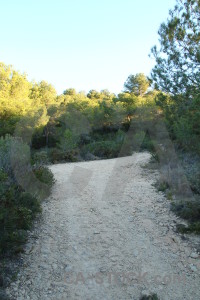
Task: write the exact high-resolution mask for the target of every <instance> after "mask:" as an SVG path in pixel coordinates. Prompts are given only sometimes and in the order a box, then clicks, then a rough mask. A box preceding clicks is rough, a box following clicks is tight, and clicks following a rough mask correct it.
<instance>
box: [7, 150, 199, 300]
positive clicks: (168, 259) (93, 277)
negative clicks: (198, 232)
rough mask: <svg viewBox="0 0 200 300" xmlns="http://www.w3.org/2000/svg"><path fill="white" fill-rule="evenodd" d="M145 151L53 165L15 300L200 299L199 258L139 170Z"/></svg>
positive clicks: (151, 177)
mask: <svg viewBox="0 0 200 300" xmlns="http://www.w3.org/2000/svg"><path fill="white" fill-rule="evenodd" d="M149 159H150V154H149V153H135V154H133V155H132V156H129V157H122V158H117V159H110V160H98V161H90V162H80V163H67V164H57V165H53V166H51V167H50V168H51V170H52V171H53V173H54V175H55V179H56V183H55V185H54V188H53V190H52V195H51V196H50V197H49V199H47V200H46V201H45V202H44V203H43V214H42V218H41V220H40V221H39V222H38V223H37V224H36V225H35V228H34V230H33V232H32V233H31V235H30V238H29V241H28V243H27V245H26V247H25V253H24V254H23V255H22V259H23V267H22V268H21V270H20V272H19V274H18V277H17V281H15V282H13V283H12V284H11V286H10V288H8V289H7V292H8V294H9V295H10V296H11V299H17V300H22V299H23V300H28V299H30V300H36V299H38V300H39V299H40V300H45V299H48V300H49V299H52V300H59V299H63V300H66V299H72V300H74V299H80V300H86V299H87V300H89V299H91V300H96V299H98V300H101V299H102V300H106V299H108V300H111V299H112V300H116V299H120V300H126V299H135V300H139V299H140V297H141V295H142V294H148V293H156V294H157V295H158V297H159V299H165V300H176V299H177V300H178V299H180V300H183V299H186V300H193V299H194V300H199V299H200V287H199V284H200V263H199V256H198V253H197V251H196V249H194V248H193V247H192V246H190V244H189V242H188V241H187V240H184V239H183V238H181V236H180V235H178V234H177V233H175V230H174V228H175V224H176V222H177V218H176V216H175V215H173V214H172V213H171V212H170V210H169V201H168V200H166V198H165V197H164V195H163V194H162V193H161V192H158V191H157V190H156V188H155V187H154V185H153V184H154V183H155V181H156V178H157V177H158V176H159V174H158V172H156V171H152V170H148V169H146V168H143V166H144V165H145V164H146V163H147V162H148V161H149Z"/></svg>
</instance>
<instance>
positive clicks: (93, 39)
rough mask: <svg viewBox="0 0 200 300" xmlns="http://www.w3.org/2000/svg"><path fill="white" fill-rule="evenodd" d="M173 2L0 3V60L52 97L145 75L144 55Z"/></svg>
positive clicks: (148, 64) (115, 88) (118, 85)
mask: <svg viewBox="0 0 200 300" xmlns="http://www.w3.org/2000/svg"><path fill="white" fill-rule="evenodd" d="M175 3H176V1H175V0H164V1H161V0H150V1H149V0H140V1H138V0H98V1H95V0H56V1H55V0H6V1H5V0H0V11H1V17H0V28H1V29H0V30H1V38H0V61H2V62H4V63H6V64H12V65H13V66H14V68H15V69H17V70H18V71H20V72H26V73H27V74H28V78H29V79H30V80H35V81H40V80H46V81H48V82H49V83H51V84H53V85H54V87H55V88H56V90H57V92H58V93H62V92H63V90H64V89H66V88H71V87H74V88H75V89H76V90H77V91H80V90H84V91H86V92H87V91H88V90H90V89H97V90H101V89H109V90H110V91H111V92H115V93H119V92H120V91H121V90H122V89H123V84H124V81H125V80H126V78H127V77H128V75H129V74H136V73H138V72H143V73H145V74H146V75H149V73H150V70H151V68H152V66H153V64H154V62H153V60H151V59H150V58H149V57H148V54H149V53H150V49H151V47H152V46H153V45H154V44H156V43H158V34H157V31H158V29H159V26H160V24H161V23H162V22H163V21H165V20H166V19H167V17H168V11H169V9H170V8H173V7H174V5H175Z"/></svg>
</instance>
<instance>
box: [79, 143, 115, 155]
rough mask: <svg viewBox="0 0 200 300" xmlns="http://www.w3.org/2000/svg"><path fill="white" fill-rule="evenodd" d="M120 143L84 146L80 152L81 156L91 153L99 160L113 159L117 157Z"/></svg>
mask: <svg viewBox="0 0 200 300" xmlns="http://www.w3.org/2000/svg"><path fill="white" fill-rule="evenodd" d="M120 149H121V143H116V142H113V141H98V142H93V143H91V144H88V145H86V146H84V147H83V148H82V150H81V155H82V156H83V157H84V155H85V154H87V153H88V152H89V153H92V154H93V155H95V156H98V157H101V158H114V157H117V156H118V155H119V152H120Z"/></svg>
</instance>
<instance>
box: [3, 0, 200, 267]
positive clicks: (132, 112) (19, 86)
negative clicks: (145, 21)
mask: <svg viewBox="0 0 200 300" xmlns="http://www.w3.org/2000/svg"><path fill="white" fill-rule="evenodd" d="M199 19H200V2H199V1H198V0H183V1H181V0H177V5H176V7H175V8H174V9H173V10H171V11H170V14H169V18H168V20H167V21H166V22H165V23H163V24H161V26H160V29H159V41H160V48H159V49H158V48H157V47H156V46H154V47H153V48H152V50H151V56H152V57H153V58H154V59H155V67H154V68H153V70H152V73H151V76H150V78H147V77H146V76H145V75H144V74H142V73H139V74H135V75H129V76H128V78H127V80H126V81H125V84H124V90H123V91H122V92H121V93H120V94H118V95H115V94H113V93H111V92H109V91H108V90H102V91H100V92H98V91H96V90H93V89H91V90H90V91H89V92H88V93H87V94H86V93H84V92H77V91H76V90H75V89H73V88H68V89H66V90H65V91H64V92H63V94H61V95H57V93H56V90H55V89H54V87H53V86H52V85H51V84H49V83H47V82H46V81H41V82H38V83H37V82H29V81H28V79H27V76H26V75H25V74H21V73H20V72H18V71H16V70H14V69H13V67H12V66H10V65H5V64H4V63H0V256H1V257H3V256H4V255H5V254H13V253H19V252H20V251H22V250H23V244H24V242H25V241H26V237H27V230H30V229H31V226H32V224H33V220H34V218H35V217H36V215H37V214H38V213H39V212H40V211H41V201H42V200H43V199H44V198H45V197H47V196H48V194H49V193H50V189H51V187H52V185H53V182H54V179H53V175H52V174H51V172H50V171H49V169H48V167H47V166H48V164H51V163H58V162H75V161H83V160H96V159H102V158H103V159H106V158H115V157H118V156H126V155H131V153H132V152H133V151H143V150H148V151H151V152H152V155H153V156H154V158H155V159H156V160H157V161H159V162H160V163H161V164H166V166H169V165H170V164H171V161H170V159H169V160H167V159H165V160H164V159H163V157H165V156H166V153H167V151H168V148H167V145H168V144H167V143H166V145H164V146H163V145H162V139H161V138H159V134H157V135H156V133H155V130H154V129H155V128H157V127H156V126H157V125H156V124H161V125H163V124H164V127H163V128H166V129H167V133H168V134H169V137H170V141H172V142H173V148H174V149H175V152H176V155H177V157H178V159H179V162H180V164H181V166H182V167H183V169H184V174H185V175H186V178H187V181H188V182H189V185H190V188H191V190H192V192H193V197H192V198H190V197H188V199H186V198H185V197H182V196H181V197H182V198H181V197H178V198H176V197H174V190H173V186H172V181H173V180H172V176H171V179H170V180H171V181H170V180H169V177H167V176H166V177H163V179H162V182H160V183H159V187H158V189H159V190H160V191H167V197H168V199H169V200H170V201H171V202H172V210H173V211H174V212H175V213H177V214H178V215H179V216H181V217H182V218H185V219H186V220H188V222H189V225H188V227H187V228H183V227H181V228H178V229H179V231H181V232H195V233H200V23H199ZM159 122H160V123H159ZM160 132H162V131H160ZM165 146H166V148H165ZM17 149H18V150H17ZM13 153H14V154H13ZM13 156H14V162H13ZM166 157H167V156H166ZM17 164H19V165H20V166H21V168H22V169H21V170H20V171H21V173H20V174H23V176H22V177H23V178H21V180H22V179H23V180H22V182H21V181H20V180H19V178H18V177H19V173H16V172H15V171H16V170H15V166H16V165H17ZM165 169H166V168H165ZM174 170H175V168H174ZM18 171H19V170H18ZM174 172H175V171H174ZM175 175H176V173H175V174H174V176H175ZM20 176H21V175H20ZM25 178H26V179H27V180H28V178H29V179H31V178H34V180H35V182H36V183H37V184H35V185H33V186H32V184H31V181H30V182H29V184H28V181H27V180H25ZM22 183H23V184H22ZM39 183H40V184H42V188H41V185H40V184H39ZM31 186H32V188H30V187H31ZM181 188H182V187H181ZM0 267H1V266H0Z"/></svg>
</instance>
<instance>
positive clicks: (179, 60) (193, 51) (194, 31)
mask: <svg viewBox="0 0 200 300" xmlns="http://www.w3.org/2000/svg"><path fill="white" fill-rule="evenodd" d="M199 18H200V5H199V1H198V0H192V1H191V0H183V1H182V0H177V5H176V6H175V8H174V9H173V10H171V11H170V14H169V19H168V20H167V22H166V23H163V24H161V26H160V29H159V32H158V33H159V36H160V39H159V41H160V49H159V50H158V49H157V47H156V46H154V47H153V48H152V51H151V52H152V54H153V56H154V58H155V60H156V66H155V67H154V68H153V71H152V79H153V81H154V83H155V84H156V87H157V88H158V89H160V90H162V91H164V92H167V93H172V94H173V95H177V94H185V95H186V96H191V95H197V94H198V93H199V88H200V73H199V66H200V55H199V54H200V50H199V49H200V48H199V42H200V23H199Z"/></svg>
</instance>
